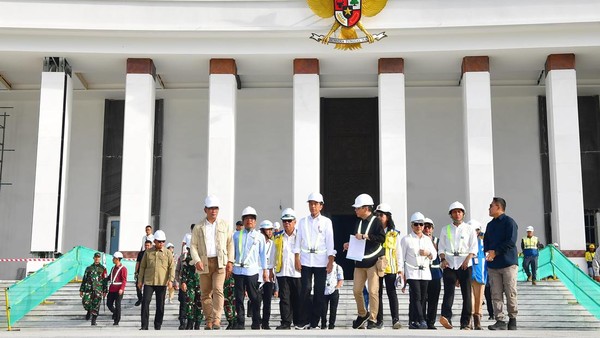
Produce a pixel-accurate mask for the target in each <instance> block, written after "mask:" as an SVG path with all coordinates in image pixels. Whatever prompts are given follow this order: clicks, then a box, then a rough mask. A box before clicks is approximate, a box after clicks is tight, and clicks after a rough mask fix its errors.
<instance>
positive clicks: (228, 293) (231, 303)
mask: <svg viewBox="0 0 600 338" xmlns="http://www.w3.org/2000/svg"><path fill="white" fill-rule="evenodd" d="M243 228H244V224H243V223H242V221H237V222H236V223H235V231H240V230H242V229H243ZM234 290H235V281H234V279H233V275H232V276H229V278H226V279H225V283H224V284H223V296H224V297H225V301H224V304H223V307H224V310H225V318H227V322H228V323H229V325H227V328H226V329H225V330H231V329H232V328H233V325H235V317H236V313H235V293H234ZM248 308H250V307H248Z"/></svg>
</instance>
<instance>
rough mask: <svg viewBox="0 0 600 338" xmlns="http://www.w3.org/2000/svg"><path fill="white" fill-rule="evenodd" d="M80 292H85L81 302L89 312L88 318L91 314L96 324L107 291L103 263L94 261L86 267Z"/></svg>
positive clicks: (93, 322)
mask: <svg viewBox="0 0 600 338" xmlns="http://www.w3.org/2000/svg"><path fill="white" fill-rule="evenodd" d="M79 292H81V293H83V295H82V298H81V302H82V304H83V308H84V309H85V310H86V311H87V312H88V313H87V315H86V319H89V318H90V316H91V317H92V325H96V318H97V317H98V311H99V310H100V302H101V301H102V297H103V295H104V294H105V293H106V292H107V279H106V268H105V267H104V266H103V265H102V264H95V263H94V264H92V265H90V266H88V267H87V268H86V269H85V273H84V274H83V281H82V282H81V287H79Z"/></svg>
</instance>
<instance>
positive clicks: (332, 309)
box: [321, 290, 340, 326]
mask: <svg viewBox="0 0 600 338" xmlns="http://www.w3.org/2000/svg"><path fill="white" fill-rule="evenodd" d="M339 302H340V292H339V290H335V291H334V292H333V293H332V294H330V295H325V298H324V300H323V311H322V312H321V326H325V325H327V308H329V325H335V318H336V317H337V308H338V303H339Z"/></svg>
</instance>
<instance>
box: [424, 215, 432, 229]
mask: <svg viewBox="0 0 600 338" xmlns="http://www.w3.org/2000/svg"><path fill="white" fill-rule="evenodd" d="M423 223H425V224H431V225H432V226H434V227H435V223H433V220H432V219H431V218H428V217H425V219H424V220H423Z"/></svg>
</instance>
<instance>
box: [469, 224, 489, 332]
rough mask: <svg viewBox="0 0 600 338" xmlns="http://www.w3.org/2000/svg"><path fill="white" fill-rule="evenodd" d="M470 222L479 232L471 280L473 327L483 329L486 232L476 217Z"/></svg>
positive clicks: (486, 277) (486, 275) (486, 273)
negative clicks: (484, 241) (484, 238)
mask: <svg viewBox="0 0 600 338" xmlns="http://www.w3.org/2000/svg"><path fill="white" fill-rule="evenodd" d="M469 224H470V225H471V226H472V227H473V230H474V231H475V232H476V233H477V256H475V257H473V275H472V280H471V289H472V290H473V328H474V329H475V330H481V329H482V328H481V308H482V306H483V299H484V297H485V285H486V283H487V279H488V272H487V266H486V263H485V252H484V251H483V236H484V233H483V231H481V223H479V221H477V220H476V219H472V220H470V221H469Z"/></svg>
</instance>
